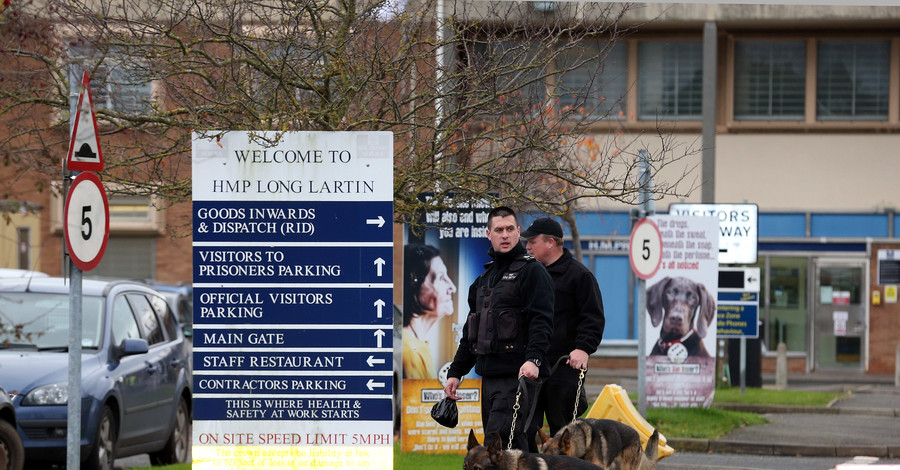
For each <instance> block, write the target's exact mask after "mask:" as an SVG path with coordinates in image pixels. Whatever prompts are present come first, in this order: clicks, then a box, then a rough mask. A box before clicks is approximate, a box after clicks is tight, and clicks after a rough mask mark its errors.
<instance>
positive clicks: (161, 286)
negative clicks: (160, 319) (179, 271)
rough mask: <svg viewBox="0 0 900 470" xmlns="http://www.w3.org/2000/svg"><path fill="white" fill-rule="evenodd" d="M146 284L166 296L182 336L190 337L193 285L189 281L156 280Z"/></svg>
mask: <svg viewBox="0 0 900 470" xmlns="http://www.w3.org/2000/svg"><path fill="white" fill-rule="evenodd" d="M148 284H150V286H151V287H153V288H154V289H156V290H158V291H159V292H160V293H161V294H162V295H163V296H164V297H165V298H166V301H167V302H169V308H171V309H172V311H173V312H175V316H177V317H178V322H179V323H180V324H181V329H182V331H184V336H186V337H187V338H188V339H190V338H191V337H192V336H193V331H194V330H193V326H194V286H193V285H191V284H189V283H181V282H179V283H178V284H168V283H164V282H158V281H152V282H149V283H148Z"/></svg>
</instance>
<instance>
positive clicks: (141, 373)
mask: <svg viewBox="0 0 900 470" xmlns="http://www.w3.org/2000/svg"><path fill="white" fill-rule="evenodd" d="M69 304H70V282H69V281H68V280H66V279H62V278H53V277H47V278H33V279H29V280H26V279H2V280H0V364H2V366H0V384H3V385H4V386H5V387H7V390H8V391H9V392H10V394H11V395H12V396H13V404H14V405H15V411H16V417H17V419H18V425H19V426H18V430H19V435H20V437H21V438H22V442H23V444H24V447H25V459H26V461H27V462H29V463H31V462H50V463H64V462H65V461H66V433H67V407H66V403H67V401H68V366H67V364H68V344H69V343H68V335H69V331H68V330H69ZM81 332H82V339H81V347H82V362H81V371H82V378H81V394H82V406H81V413H82V426H81V459H82V468H87V469H104V470H107V469H112V468H113V462H114V460H115V459H116V458H121V457H127V456H131V455H137V454H145V453H149V454H150V461H151V463H153V464H154V465H159V464H173V463H183V462H186V461H187V457H188V454H189V451H190V440H191V432H190V428H191V424H190V423H191V386H192V383H191V382H192V380H191V368H190V362H189V360H188V359H189V356H190V354H191V352H190V347H189V346H188V344H187V343H186V341H185V338H184V334H183V333H182V331H181V328H180V326H179V324H178V320H177V319H176V318H175V315H174V314H173V313H172V311H171V309H170V308H169V307H168V303H166V300H165V298H164V297H163V296H162V295H161V294H160V293H159V292H157V291H156V290H154V289H152V288H150V287H149V286H147V285H145V284H142V283H137V282H133V281H100V280H91V279H84V280H83V281H82V328H81Z"/></svg>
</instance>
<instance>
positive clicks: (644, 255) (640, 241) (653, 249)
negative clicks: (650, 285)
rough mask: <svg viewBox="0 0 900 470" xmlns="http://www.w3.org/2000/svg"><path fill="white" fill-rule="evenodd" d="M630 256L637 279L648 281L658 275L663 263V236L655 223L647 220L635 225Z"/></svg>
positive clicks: (632, 231)
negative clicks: (657, 272)
mask: <svg viewBox="0 0 900 470" xmlns="http://www.w3.org/2000/svg"><path fill="white" fill-rule="evenodd" d="M628 254H629V257H630V258H631V269H632V270H633V271H634V274H636V275H637V277H639V278H641V279H644V280H647V279H650V278H651V277H653V275H654V274H656V271H658V270H659V265H660V263H661V262H662V236H661V235H660V233H659V227H657V226H656V223H655V222H653V221H652V220H650V219H646V218H645V219H641V220H639V221H638V223H637V224H635V225H634V228H632V229H631V241H630V243H629V246H628Z"/></svg>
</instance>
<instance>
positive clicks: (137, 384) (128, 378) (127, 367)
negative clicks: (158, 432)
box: [110, 294, 154, 447]
mask: <svg viewBox="0 0 900 470" xmlns="http://www.w3.org/2000/svg"><path fill="white" fill-rule="evenodd" d="M111 337H112V341H113V345H115V347H114V349H120V348H121V346H122V342H123V341H124V340H125V339H128V338H144V336H143V334H142V332H141V328H140V326H139V323H138V318H137V316H136V315H135V313H134V310H133V309H132V307H131V303H129V302H128V299H127V298H126V295H125V294H120V295H117V296H116V297H115V299H114V300H113V313H112V332H111ZM144 339H146V338H144ZM149 356H150V353H149V352H148V353H145V354H137V355H134V356H125V357H122V358H120V359H119V360H118V361H112V362H111V363H110V374H111V375H112V378H113V379H114V380H115V382H116V387H117V388H118V390H119V394H118V395H119V398H120V400H121V403H122V421H121V422H120V423H119V430H120V431H119V446H120V447H128V446H131V445H133V444H134V443H136V442H140V441H141V440H142V436H143V435H145V434H146V433H147V430H148V429H149V428H148V426H151V427H152V426H154V423H153V421H154V416H153V411H154V410H153V403H154V399H153V398H154V397H153V390H152V387H150V386H148V382H150V381H151V380H152V377H153V376H154V374H153V373H152V372H151V371H149V370H148V369H149V367H150V366H149V360H148V359H149Z"/></svg>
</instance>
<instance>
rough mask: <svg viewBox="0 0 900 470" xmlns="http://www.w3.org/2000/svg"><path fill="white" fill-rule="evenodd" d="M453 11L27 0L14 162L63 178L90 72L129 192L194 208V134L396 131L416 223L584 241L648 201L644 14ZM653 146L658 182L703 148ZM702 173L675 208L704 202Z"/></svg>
mask: <svg viewBox="0 0 900 470" xmlns="http://www.w3.org/2000/svg"><path fill="white" fill-rule="evenodd" d="M438 2H440V3H438ZM443 2H444V0H422V1H419V2H416V3H409V4H407V5H405V7H398V6H397V5H392V4H388V3H386V2H385V1H383V0H371V1H367V0H340V1H338V0H243V1H235V0H154V1H147V0H115V1H112V0H46V1H44V0H41V1H37V0H33V1H30V2H29V1H27V0H23V1H20V2H14V3H12V4H11V5H10V6H9V7H7V8H6V10H5V11H3V16H2V19H0V32H2V40H3V47H2V51H0V54H2V60H3V62H4V64H5V66H4V67H3V70H2V71H0V122H3V124H4V125H5V126H6V129H5V130H3V131H0V137H2V139H0V153H2V156H3V158H5V159H6V161H8V162H10V163H11V164H14V165H13V167H14V168H16V170H15V171H14V175H22V174H24V173H25V172H26V170H27V171H30V172H39V173H42V174H46V175H48V176H49V177H58V175H59V171H60V170H59V169H60V160H61V159H63V158H64V157H65V153H66V146H67V144H68V141H69V118H70V115H71V110H72V109H73V107H74V106H73V103H72V99H73V97H74V96H77V93H78V91H79V90H78V89H76V88H74V87H73V85H72V84H73V83H78V80H72V77H73V76H75V77H80V71H82V70H86V71H88V72H89V73H90V74H91V77H92V82H91V83H92V85H91V87H92V92H93V94H94V98H95V99H94V102H95V109H96V114H97V118H98V125H99V129H100V133H101V142H102V144H103V152H104V160H105V162H106V168H105V169H104V174H105V181H107V182H109V183H113V185H111V187H112V191H113V192H117V191H118V192H124V193H128V194H143V195H151V194H153V195H160V196H163V199H164V200H166V201H169V202H179V201H186V200H189V199H190V190H191V185H190V145H191V142H190V135H191V131H201V132H218V131H224V130H268V131H297V130H326V131H333V130H346V131H353V130H367V131H372V130H386V131H392V132H393V133H394V137H395V144H394V149H395V179H394V181H395V183H394V184H395V191H394V193H395V198H394V201H395V212H396V220H397V221H400V222H406V223H410V224H412V225H415V224H416V223H418V221H419V215H420V214H423V213H424V212H426V211H430V210H436V209H440V208H444V207H446V206H447V205H449V204H451V198H452V201H454V202H459V201H474V200H485V199H487V200H489V201H491V202H492V203H493V202H504V203H508V204H514V205H518V206H519V207H522V208H525V209H526V210H535V211H543V212H547V213H552V214H557V215H564V219H565V220H566V221H568V222H569V224H570V225H571V227H572V229H573V233H574V234H577V227H576V226H575V224H574V220H575V219H574V216H573V214H574V212H575V211H576V210H577V209H578V208H579V207H581V206H580V204H581V203H582V202H583V201H585V200H590V199H594V198H606V199H609V200H614V201H620V202H625V203H632V204H633V203H634V201H635V200H636V197H637V194H638V192H639V190H640V189H641V188H640V185H639V184H638V181H637V171H636V165H637V159H636V157H635V156H636V154H637V152H638V151H639V150H641V149H642V148H647V147H648V145H646V143H645V142H642V139H643V138H644V137H643V136H638V137H636V138H635V137H629V138H628V139H630V140H628V141H626V138H625V137H624V135H625V134H624V133H622V132H621V129H618V128H617V125H616V122H617V119H618V116H615V115H613V114H614V112H615V111H614V109H615V107H614V106H612V105H611V104H612V103H615V102H616V101H617V100H618V99H619V98H618V97H605V96H603V89H604V88H603V83H602V80H601V77H602V71H603V64H604V57H605V56H606V54H607V52H608V47H609V46H610V45H612V44H615V43H616V41H619V40H620V39H621V38H623V37H624V36H625V35H627V34H629V32H630V30H629V29H628V28H626V27H624V26H623V25H624V22H623V17H624V16H625V15H626V13H627V12H628V10H629V9H630V8H631V5H630V4H625V3H579V2H557V5H558V10H557V11H555V12H553V14H546V13H545V12H542V11H539V10H538V9H536V8H534V6H533V4H531V3H529V2H508V1H496V2H486V1H479V0H447V2H446V3H447V4H446V5H444V3H443ZM436 9H440V10H442V11H443V12H444V14H443V15H435V14H434V12H435V10H436ZM575 73H579V74H580V75H579V76H581V77H586V78H582V79H581V81H580V82H579V83H580V84H579V85H577V86H570V85H567V83H568V81H567V77H569V76H570V74H575ZM601 134H606V137H600V138H598V137H597V135H601ZM650 137H653V138H654V139H656V140H657V143H656V144H654V145H653V148H655V149H657V150H656V151H655V152H653V154H652V155H651V157H652V158H651V161H652V166H653V168H654V170H655V171H659V170H661V169H662V168H664V167H666V166H672V165H681V164H683V165H687V163H684V162H685V161H686V160H685V158H684V157H686V156H688V155H690V154H691V153H692V152H694V151H695V150H694V149H690V148H677V147H676V146H673V145H671V142H670V141H668V140H667V135H666V134H665V133H663V132H658V133H657V134H656V135H654V136H650ZM601 141H602V143H600V142H601ZM691 170H692V168H689V167H687V166H685V168H683V169H682V170H680V171H681V173H680V175H681V176H680V177H677V178H675V179H674V180H673V181H668V182H661V181H656V182H655V188H654V194H655V197H663V196H666V195H674V196H683V195H685V194H687V193H689V192H690V191H691V190H692V189H693V188H694V185H695V184H693V183H690V182H688V183H689V184H688V187H687V188H684V187H683V186H684V184H683V183H684V182H685V180H686V177H687V176H688V175H689V173H690V172H691ZM14 179H15V177H14V178H13V180H9V181H14ZM116 183H118V184H116ZM7 187H8V188H14V187H15V185H14V184H12V183H10V184H9V185H8V186H7ZM44 189H46V188H43V187H40V188H34V187H32V188H29V190H44ZM5 191H6V192H7V193H8V194H10V195H14V194H13V192H14V189H6V190H5ZM424 193H430V194H431V195H433V197H431V198H429V199H427V200H426V199H424V198H422V197H420V196H421V195H422V194H424Z"/></svg>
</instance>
